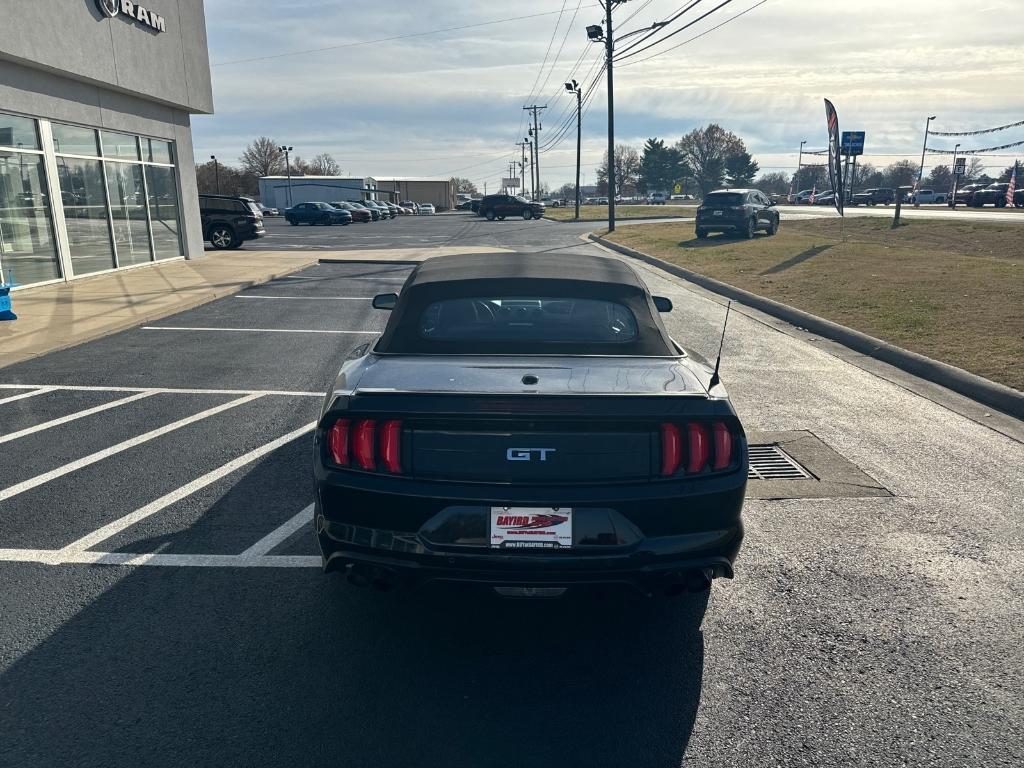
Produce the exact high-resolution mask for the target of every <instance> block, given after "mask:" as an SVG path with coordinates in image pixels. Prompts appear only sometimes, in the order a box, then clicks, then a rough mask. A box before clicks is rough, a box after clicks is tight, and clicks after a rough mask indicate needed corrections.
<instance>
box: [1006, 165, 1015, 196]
mask: <svg viewBox="0 0 1024 768" xmlns="http://www.w3.org/2000/svg"><path fill="white" fill-rule="evenodd" d="M1016 191H1017V163H1014V164H1013V173H1011V174H1010V184H1009V186H1008V187H1007V188H1006V204H1007V205H1013V193H1014V192H1016Z"/></svg>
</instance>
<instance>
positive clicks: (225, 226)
mask: <svg viewBox="0 0 1024 768" xmlns="http://www.w3.org/2000/svg"><path fill="white" fill-rule="evenodd" d="M199 213H200V214H201V216H202V223H203V239H204V240H208V241H209V242H210V245H212V246H213V247H214V248H216V249H217V250H224V249H225V248H237V247H238V246H240V245H241V244H242V243H244V242H245V241H246V240H255V239H256V238H259V237H263V236H264V235H265V234H267V231H266V230H265V229H264V228H263V213H262V212H261V211H260V207H259V206H258V205H257V204H256V201H255V200H253V199H252V198H251V197H238V196H237V195H200V196H199Z"/></svg>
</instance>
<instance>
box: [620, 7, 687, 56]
mask: <svg viewBox="0 0 1024 768" xmlns="http://www.w3.org/2000/svg"><path fill="white" fill-rule="evenodd" d="M702 2H704V0H692V2H690V3H689V5H686V6H684V7H683V8H682V9H681V10H679V11H678V12H677V13H676V14H675V15H673V16H670V17H669V18H667V19H665V21H662V22H659V23H658V25H657V26H654V27H653V28H652V29H651V31H650V32H648V33H647V34H646V35H644V36H642V37H641V38H640V39H638V40H634V41H633V42H632V43H630V44H629V45H627V46H626V47H625V48H623V49H622V50H621V51H619V55H620V56H621V55H622V54H624V53H626V52H627V51H631V50H632V49H634V48H636V47H637V46H638V45H640V44H641V43H642V42H643V41H644V40H649V39H650V38H651V37H652V36H654V35H656V34H657V33H658V30H659V29H661V28H662V27H665V26H668V25H669V24H671V23H672V22H673V21H675V20H676V19H678V18H679V17H680V16H682V15H683V14H685V13H686V12H687V11H689V10H690V9H691V8H693V7H694V6H695V5H699V4H700V3H702ZM652 45H654V43H652Z"/></svg>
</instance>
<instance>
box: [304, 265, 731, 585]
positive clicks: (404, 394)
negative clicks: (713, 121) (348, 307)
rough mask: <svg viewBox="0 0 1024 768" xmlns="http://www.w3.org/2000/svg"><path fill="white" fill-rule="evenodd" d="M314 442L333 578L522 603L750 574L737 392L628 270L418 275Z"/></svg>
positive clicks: (330, 406) (379, 304) (471, 270)
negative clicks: (744, 543)
mask: <svg viewBox="0 0 1024 768" xmlns="http://www.w3.org/2000/svg"><path fill="white" fill-rule="evenodd" d="M373 302H374V307H376V308H378V309H390V310H391V316H390V318H389V321H388V324H387V327H386V328H385V330H384V333H383V334H382V335H381V336H380V338H379V339H378V340H377V341H376V343H374V344H367V345H365V346H363V347H360V348H359V349H357V350H355V351H354V352H353V354H352V356H351V357H350V359H349V360H348V361H347V362H346V363H345V364H344V366H343V367H342V369H341V371H340V373H339V374H338V377H337V380H336V381H335V383H334V386H333V387H332V388H331V391H330V392H328V394H327V398H326V400H325V402H324V407H323V412H322V414H321V417H320V421H319V424H318V426H317V429H316V436H315V453H314V470H315V475H316V486H317V488H316V505H315V510H316V511H315V513H314V522H315V527H316V534H317V537H318V538H319V542H320V548H321V551H322V553H323V560H324V568H325V570H326V571H344V572H346V573H347V574H348V578H349V581H351V582H352V583H354V584H360V585H365V584H372V585H373V586H375V587H377V588H380V589H389V588H391V587H395V586H419V585H422V584H425V583H428V582H466V583H473V584H478V585H485V586H487V587H492V588H493V589H494V590H496V591H497V592H498V593H499V594H502V595H508V596H556V595H559V594H561V593H563V592H564V591H565V590H566V589H568V588H572V587H575V586H582V585H596V584H626V585H630V586H633V587H636V588H637V589H639V590H641V591H642V592H644V593H646V594H652V593H654V592H664V593H667V594H673V593H678V592H682V591H684V590H694V591H696V590H702V589H706V588H707V587H708V586H710V584H711V580H712V579H714V578H718V577H725V578H732V575H733V561H734V559H735V558H736V554H737V552H738V551H739V548H740V542H741V540H742V538H743V525H742V522H741V520H740V510H741V507H742V505H743V497H744V493H745V490H746V482H747V481H746V478H747V444H746V438H745V436H744V433H743V429H742V427H741V425H740V422H739V419H738V418H737V416H736V412H735V411H734V410H733V407H732V405H731V404H730V402H729V399H728V396H727V394H726V392H725V389H724V387H722V385H721V384H720V383H718V382H717V376H715V375H714V374H713V372H712V369H711V368H710V367H709V366H708V365H706V364H705V363H704V362H703V361H700V360H697V359H695V358H694V357H693V356H692V355H689V354H687V353H686V352H685V351H684V350H683V349H682V348H681V347H680V346H679V345H677V344H676V343H675V342H674V341H673V340H672V339H671V338H670V337H669V335H668V333H667V332H666V331H665V328H664V326H663V325H662V323H661V319H660V317H659V311H661V312H664V311H669V310H671V308H672V305H671V302H670V301H669V300H668V299H666V298H663V297H657V296H651V294H650V292H649V291H648V290H647V287H646V286H645V284H644V283H643V281H641V280H640V278H639V276H638V275H637V274H636V273H635V272H634V271H633V270H632V269H631V268H630V267H629V266H628V265H627V264H625V263H624V262H622V261H619V260H617V259H611V258H603V257H597V256H581V255H569V254H564V255H555V254H550V253H543V254H489V255H481V256H478V255H458V256H442V257H439V258H434V259H430V260H428V261H425V262H423V263H422V264H421V265H419V266H418V267H416V269H414V270H413V272H412V274H411V275H410V276H409V278H408V280H406V282H405V284H404V285H403V287H402V289H401V292H400V293H399V294H398V295H395V294H383V295H380V296H377V297H376V298H375V299H374V300H373Z"/></svg>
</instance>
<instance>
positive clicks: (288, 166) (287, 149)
mask: <svg viewBox="0 0 1024 768" xmlns="http://www.w3.org/2000/svg"><path fill="white" fill-rule="evenodd" d="M278 149H279V150H281V151H282V152H284V167H285V171H286V172H287V174H288V207H289V208H291V207H292V164H291V161H290V160H289V158H288V153H289V152H291V151H292V150H293V149H295V147H286V146H284V145H282V146H280V147H278Z"/></svg>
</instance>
